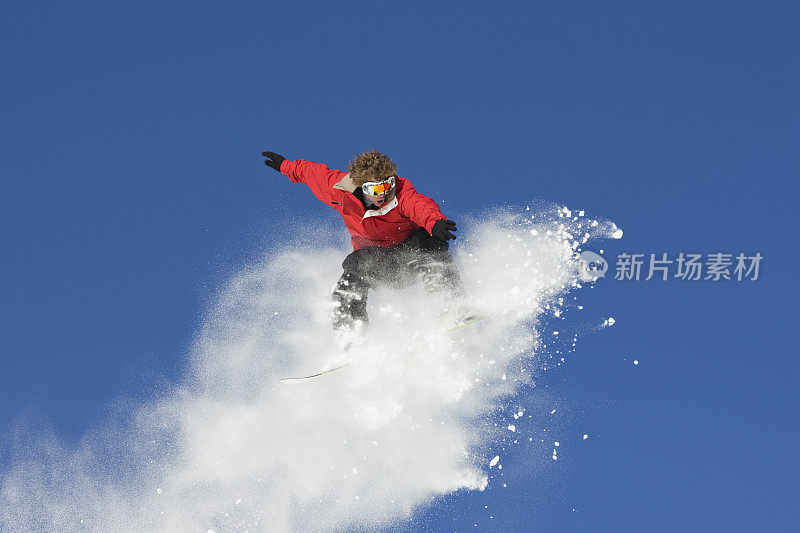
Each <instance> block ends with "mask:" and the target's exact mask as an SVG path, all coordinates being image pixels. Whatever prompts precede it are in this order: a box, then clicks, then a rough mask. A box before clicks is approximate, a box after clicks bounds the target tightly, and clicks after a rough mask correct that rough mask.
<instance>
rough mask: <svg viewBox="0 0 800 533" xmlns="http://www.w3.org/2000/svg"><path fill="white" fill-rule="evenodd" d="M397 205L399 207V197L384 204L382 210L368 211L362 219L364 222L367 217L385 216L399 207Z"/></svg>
mask: <svg viewBox="0 0 800 533" xmlns="http://www.w3.org/2000/svg"><path fill="white" fill-rule="evenodd" d="M397 205H398V203H397V196H396V195H395V197H394V198H392V201H391V202H389V203H387V204H384V206H383V207H381V208H380V209H367V212H366V213H364V216H363V217H361V220H364V219H365V218H367V217H379V216H381V215H385V214H386V213H388V212H389V211H391V210H392V209H394V208H395V207H397Z"/></svg>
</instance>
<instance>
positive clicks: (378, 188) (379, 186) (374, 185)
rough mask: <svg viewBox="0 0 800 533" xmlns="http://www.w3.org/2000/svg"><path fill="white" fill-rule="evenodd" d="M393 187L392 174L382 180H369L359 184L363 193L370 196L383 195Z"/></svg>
mask: <svg viewBox="0 0 800 533" xmlns="http://www.w3.org/2000/svg"><path fill="white" fill-rule="evenodd" d="M392 189H394V176H392V177H391V178H389V179H386V180H383V181H369V182H367V183H365V184H364V185H362V186H361V190H362V191H364V194H368V195H370V196H383V195H385V194H389V193H390V192H392Z"/></svg>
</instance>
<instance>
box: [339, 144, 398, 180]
mask: <svg viewBox="0 0 800 533" xmlns="http://www.w3.org/2000/svg"><path fill="white" fill-rule="evenodd" d="M347 170H349V171H350V177H351V178H352V180H353V182H354V183H355V184H356V185H358V186H359V187H361V186H362V185H364V184H365V183H366V182H368V181H378V180H385V179H386V178H388V177H389V176H394V175H395V174H397V165H395V164H394V161H392V160H391V159H390V158H389V156H388V155H386V154H384V153H383V152H380V151H378V150H375V149H374V148H373V149H372V150H368V151H366V152H364V153H363V154H360V155H357V156H355V157H354V158H353V160H352V161H350V164H348V165H347Z"/></svg>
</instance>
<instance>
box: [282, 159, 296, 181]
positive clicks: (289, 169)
mask: <svg viewBox="0 0 800 533" xmlns="http://www.w3.org/2000/svg"><path fill="white" fill-rule="evenodd" d="M294 163H295V162H294V161H289V160H288V159H284V160H283V161H282V162H281V174H283V175H284V176H286V177H288V178H289V180H290V181H292V182H293V183H298V182H299V181H300V178H298V177H296V176H295V175H294V172H293V170H294V169H293V166H294Z"/></svg>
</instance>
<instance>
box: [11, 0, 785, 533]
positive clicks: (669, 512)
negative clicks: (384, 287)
mask: <svg viewBox="0 0 800 533" xmlns="http://www.w3.org/2000/svg"><path fill="white" fill-rule="evenodd" d="M0 13H2V16H0V45H2V46H0V66H2V72H3V75H2V81H0V116H1V117H2V120H1V121H0V123H2V128H0V135H1V136H2V137H0V177H1V179H2V184H3V194H2V200H1V201H2V209H0V250H2V261H0V294H2V315H3V320H2V321H0V324H1V325H0V328H2V330H1V334H0V354H1V355H2V360H3V371H2V372H0V433H2V434H3V435H6V434H7V433H8V432H10V431H11V428H12V427H13V426H14V424H15V420H17V419H18V417H19V416H21V414H22V413H29V412H32V411H33V412H36V413H38V414H39V415H41V416H42V417H46V418H47V419H49V420H50V422H51V423H52V425H53V426H54V428H55V429H56V431H57V432H58V433H59V434H60V435H62V436H64V437H65V438H66V439H70V440H75V439H78V438H79V437H80V436H81V435H82V434H84V433H85V432H86V431H87V430H89V429H91V428H92V427H93V426H94V425H95V424H96V421H97V420H98V419H99V418H101V417H102V416H103V412H104V409H105V408H106V406H107V405H108V404H109V402H111V401H113V400H114V398H116V397H118V396H120V395H123V396H129V397H133V398H140V399H145V398H148V397H149V396H151V395H152V394H155V392H156V391H157V390H159V389H160V388H161V387H165V386H169V383H171V382H176V381H179V380H180V379H181V376H182V372H183V371H184V369H185V364H186V357H187V350H188V348H189V346H190V344H191V342H192V339H193V336H194V335H195V334H196V333H197V330H198V327H199V324H200V320H201V316H202V313H203V309H204V308H205V306H206V305H208V304H209V302H210V301H211V300H212V299H213V297H214V294H215V291H216V290H217V288H218V287H219V285H220V284H221V283H223V282H224V281H225V280H226V279H228V278H229V277H230V276H231V275H232V274H233V273H234V272H236V271H238V270H239V269H240V268H241V267H242V266H243V265H244V264H245V263H246V262H247V261H248V260H252V259H253V258H254V257H257V256H258V255H259V254H260V253H262V251H263V250H264V249H266V248H268V247H269V246H271V245H273V244H274V243H275V242H282V241H285V240H287V239H295V238H296V239H303V238H304V237H303V235H302V234H298V233H297V232H296V229H297V228H298V227H300V224H301V223H302V222H303V221H305V220H312V221H313V220H324V221H328V222H334V223H335V218H334V217H335V216H336V215H335V213H334V212H333V211H332V210H330V209H328V208H327V207H325V206H323V205H322V204H321V203H319V202H317V201H316V200H315V199H314V198H313V197H312V196H311V195H310V194H309V193H308V192H307V191H306V190H304V189H302V188H300V187H297V186H293V185H292V184H291V183H289V182H288V180H285V179H281V177H280V176H279V175H278V174H276V173H275V172H273V171H271V170H270V169H268V168H265V167H264V165H263V163H262V162H261V161H262V158H261V157H260V156H259V154H260V152H261V151H262V150H273V151H276V152H278V153H280V154H282V155H284V156H286V157H288V158H290V159H294V158H299V157H302V158H306V159H313V160H316V161H321V162H326V163H328V164H329V165H330V166H332V167H339V168H342V167H344V166H345V165H346V163H347V161H348V160H349V159H350V158H351V157H352V156H353V155H355V154H357V153H359V152H361V151H363V150H365V149H367V148H370V147H379V148H381V149H383V150H385V151H386V152H387V153H389V154H390V155H391V156H392V157H393V158H394V159H395V160H396V161H397V162H398V166H399V168H400V172H399V173H400V175H403V176H405V177H408V178H410V179H412V181H413V182H414V184H415V185H416V186H417V188H418V189H420V190H421V191H422V192H425V193H427V194H429V195H431V196H433V197H434V198H436V199H437V201H438V202H439V203H440V205H441V206H442V208H443V211H444V212H445V214H446V215H448V217H449V218H452V219H455V220H457V221H458V220H459V219H463V218H464V217H467V216H473V215H476V214H478V213H480V212H481V211H483V210H484V209H486V208H488V207H492V206H496V205H505V204H521V205H525V204H526V203H528V202H530V201H532V200H533V199H536V198H541V199H544V200H547V201H552V202H558V203H562V204H566V205H568V206H570V207H571V208H574V209H585V210H586V211H587V212H588V213H590V214H592V215H595V216H603V217H607V218H609V219H611V220H613V221H614V222H616V223H617V224H618V225H619V226H620V227H621V228H623V229H624V231H625V235H624V238H623V239H622V240H620V241H615V242H613V243H609V244H608V246H607V247H606V253H607V254H610V255H612V256H613V255H614V254H617V253H621V252H639V253H662V252H668V253H670V254H677V253H679V252H681V251H683V252H699V253H712V252H718V251H722V252H728V253H734V254H735V253H739V252H745V253H747V254H752V253H755V252H760V253H761V254H762V255H763V256H764V262H763V264H762V270H761V278H760V279H759V280H758V281H756V282H741V283H739V282H735V281H731V282H721V283H712V282H706V281H702V282H696V283H692V282H685V281H679V280H670V281H668V282H654V281H651V282H644V281H640V282H627V283H626V282H619V281H614V280H602V281H600V282H598V283H597V286H596V288H594V289H591V290H587V291H583V292H582V293H581V294H580V299H581V301H582V303H583V305H584V306H585V307H586V308H587V312H589V313H596V314H597V316H600V315H604V316H608V315H613V316H614V317H615V319H616V321H617V323H616V324H615V325H614V326H613V327H611V328H606V329H604V330H602V331H600V332H598V333H596V334H590V335H585V336H582V337H581V339H580V341H579V345H578V350H577V352H576V353H575V354H573V355H571V356H570V358H569V359H568V361H567V363H566V364H565V365H563V366H562V367H559V368H558V369H557V370H554V371H549V372H547V373H545V375H544V376H543V377H542V381H541V382H540V388H538V389H534V390H529V391H526V392H525V393H524V394H525V395H526V401H528V402H530V403H532V404H535V403H536V402H542V405H544V404H547V405H551V404H555V403H557V404H558V405H559V406H561V407H562V408H563V409H562V410H563V411H566V413H565V415H564V417H563V418H562V419H560V420H559V421H554V422H553V424H554V427H555V426H558V428H559V429H558V430H559V431H562V432H563V433H564V434H579V433H580V434H582V433H587V434H589V435H590V436H591V437H590V439H589V440H588V441H587V442H590V443H591V444H590V445H586V446H582V447H575V449H574V450H573V451H572V452H571V453H570V454H569V459H568V460H562V461H560V462H559V463H557V464H555V463H553V462H547V457H543V456H540V455H534V454H531V455H529V456H528V455H526V454H525V453H524V452H518V453H516V454H515V455H514V458H512V459H509V460H507V462H516V463H518V465H517V466H516V467H515V468H512V467H511V465H508V466H509V468H507V470H508V471H509V473H508V474H507V477H509V478H510V479H511V481H509V488H507V489H500V488H491V489H490V490H487V491H485V492H482V493H466V494H457V495H453V496H451V497H448V498H445V499H443V501H440V502H437V503H435V504H433V505H432V507H430V508H429V509H427V510H426V511H424V512H423V513H421V514H420V515H419V516H417V517H416V519H415V520H416V522H414V523H408V524H405V525H403V526H402V527H403V528H406V529H408V530H412V529H415V528H418V527H430V528H435V529H436V530H441V529H444V528H450V529H455V530H459V531H460V530H466V529H468V528H472V527H474V526H473V524H478V526H479V527H480V528H485V529H487V530H491V529H495V530H503V529H506V530H509V529H510V528H515V529H521V528H525V529H529V528H533V529H534V530H542V531H547V530H558V531H578V530H580V531H587V530H590V531H676V530H689V531H709V530H718V531H722V530H724V531H752V530H755V529H760V530H772V531H787V530H790V529H793V528H796V527H798V519H797V517H796V514H795V513H794V512H793V511H792V508H793V505H794V495H795V493H796V486H795V481H794V480H795V479H796V478H797V475H798V474H800V472H798V461H797V460H796V458H795V454H794V452H795V451H796V450H797V449H798V445H799V444H800V442H798V432H797V430H796V428H795V427H794V423H795V421H796V420H797V419H798V414H799V413H798V401H797V393H796V392H795V384H794V382H795V378H794V376H796V374H797V371H798V369H799V368H798V367H799V365H798V363H797V361H796V358H795V356H796V354H797V353H798V342H797V336H796V335H794V329H795V328H796V320H797V318H798V316H797V315H798V314H797V312H796V305H795V301H794V300H795V297H796V295H797V291H796V290H795V289H794V276H795V275H796V268H793V267H794V266H795V264H796V262H797V260H798V254H797V246H796V243H795V242H794V241H795V237H796V232H795V230H794V224H795V221H796V216H795V206H794V203H795V201H796V198H797V192H798V189H797V182H796V180H797V179H798V168H800V167H799V166H798V163H800V161H799V160H798V157H797V146H798V141H800V138H799V137H800V136H799V135H798V118H800V117H799V116H798V100H797V97H796V93H797V84H798V81H800V76H799V75H798V57H797V50H798V49H800V46H799V45H800V38H799V37H798V34H797V31H796V29H797V27H798V22H800V17H799V16H798V15H800V9H798V7H797V6H796V5H793V4H791V3H788V2H781V3H778V2H766V3H755V2H736V3H721V2H720V3H717V2H701V3H695V4H691V3H674V4H669V3H660V4H658V3H641V2H609V3H596V2H570V3H559V4H556V3H543V2H530V3H529V2H525V3H523V2H520V3H477V2H409V3H403V4H393V3H388V2H375V3H372V2H370V3H360V2H344V3H337V4H328V3H314V2H297V3H290V2H275V3H246V2H235V3H224V4H223V3H209V2H200V3H183V2H172V3H150V2H137V3H133V2H131V3H124V2H116V3H109V4H105V3H94V2H93V3H74V2H73V3H70V4H69V5H67V4H61V3H45V2H38V3H22V2H5V3H3V4H2V5H1V6H0ZM634 359H636V360H639V361H640V364H639V365H636V366H634V365H633V364H632V361H633V360H634ZM543 398H547V399H548V401H547V402H545V401H544V400H543ZM548 402H549V403H548ZM0 444H1V445H2V447H0V449H2V450H5V451H6V453H4V454H3V455H2V457H0V465H7V464H9V462H10V461H11V460H12V459H10V458H9V455H8V450H12V449H13V446H12V444H11V443H10V441H9V440H8V439H5V438H4V439H2V440H0ZM514 471H516V472H517V474H516V477H514V475H513V472H514ZM573 509H574V511H573ZM490 515H491V516H493V518H491V519H490V518H489V516H490Z"/></svg>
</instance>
